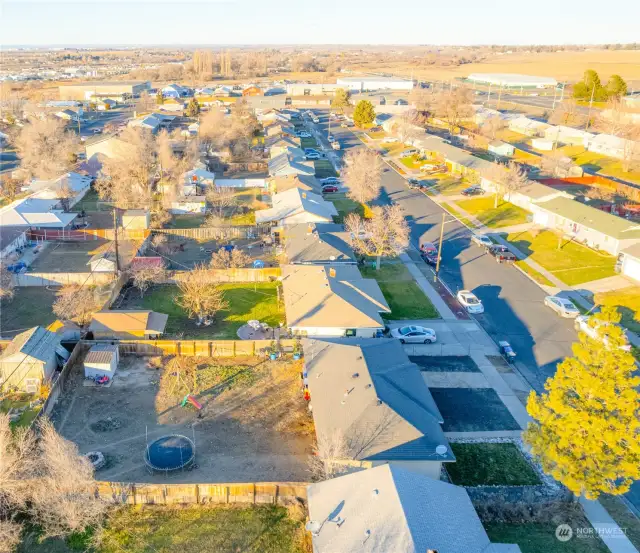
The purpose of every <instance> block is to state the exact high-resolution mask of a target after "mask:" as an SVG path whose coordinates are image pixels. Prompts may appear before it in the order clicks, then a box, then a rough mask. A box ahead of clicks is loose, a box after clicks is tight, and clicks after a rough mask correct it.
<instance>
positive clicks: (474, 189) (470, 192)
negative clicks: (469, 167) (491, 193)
mask: <svg viewBox="0 0 640 553" xmlns="http://www.w3.org/2000/svg"><path fill="white" fill-rule="evenodd" d="M460 193H461V194H462V195H463V196H481V195H482V194H484V190H483V189H482V188H481V187H479V186H470V187H469V188H465V189H464V190H463V191H462V192H460Z"/></svg>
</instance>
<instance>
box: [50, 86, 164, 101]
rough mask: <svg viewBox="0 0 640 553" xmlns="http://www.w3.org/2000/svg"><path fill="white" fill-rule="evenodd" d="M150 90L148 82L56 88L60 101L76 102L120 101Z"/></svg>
mask: <svg viewBox="0 0 640 553" xmlns="http://www.w3.org/2000/svg"><path fill="white" fill-rule="evenodd" d="M150 89H151V83H150V82H149V81H110V82H107V81H105V82H99V81H95V82H94V81H90V82H85V83H73V84H64V85H60V86H59V87H58V90H59V93H60V99H61V100H78V101H80V102H82V101H85V100H89V99H91V98H112V99H114V100H118V101H122V100H125V99H127V98H131V97H135V96H140V94H141V93H142V92H144V91H145V90H150Z"/></svg>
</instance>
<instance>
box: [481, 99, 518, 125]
mask: <svg viewBox="0 0 640 553" xmlns="http://www.w3.org/2000/svg"><path fill="white" fill-rule="evenodd" d="M472 107H473V111H474V115H473V122H474V123H475V124H476V125H482V123H484V122H485V121H486V120H487V119H491V118H492V117H497V118H498V119H502V120H503V121H509V120H510V119H515V118H516V117H517V115H515V114H513V113H504V112H502V111H498V110H497V109H491V108H486V107H484V106H481V105H477V104H476V105H474V106H472Z"/></svg>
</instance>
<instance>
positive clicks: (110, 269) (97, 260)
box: [87, 247, 117, 273]
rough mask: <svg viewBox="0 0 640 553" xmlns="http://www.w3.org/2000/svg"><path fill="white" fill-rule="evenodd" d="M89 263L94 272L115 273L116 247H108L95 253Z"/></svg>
mask: <svg viewBox="0 0 640 553" xmlns="http://www.w3.org/2000/svg"><path fill="white" fill-rule="evenodd" d="M87 265H89V267H91V272H92V273H115V272H116V268H117V266H116V254H115V250H114V248H112V247H108V248H105V249H103V251H100V252H98V253H96V254H94V255H93V256H91V259H89V261H88V263H87Z"/></svg>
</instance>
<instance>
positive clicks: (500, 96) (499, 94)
mask: <svg viewBox="0 0 640 553" xmlns="http://www.w3.org/2000/svg"><path fill="white" fill-rule="evenodd" d="M501 99H502V83H500V90H499V92H498V105H497V106H496V109H497V110H498V111H500V100H501Z"/></svg>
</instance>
